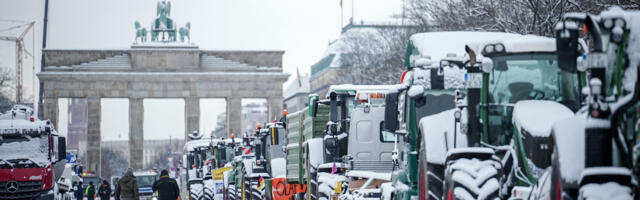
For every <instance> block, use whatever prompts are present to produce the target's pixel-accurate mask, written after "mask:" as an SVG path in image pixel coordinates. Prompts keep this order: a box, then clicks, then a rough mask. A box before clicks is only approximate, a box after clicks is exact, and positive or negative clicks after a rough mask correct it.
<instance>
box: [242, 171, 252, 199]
mask: <svg viewBox="0 0 640 200" xmlns="http://www.w3.org/2000/svg"><path fill="white" fill-rule="evenodd" d="M246 177H247V175H246V174H242V192H244V199H242V200H251V182H249V179H247V178H246Z"/></svg>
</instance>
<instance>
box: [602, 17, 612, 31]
mask: <svg viewBox="0 0 640 200" xmlns="http://www.w3.org/2000/svg"><path fill="white" fill-rule="evenodd" d="M602 25H603V26H604V28H606V29H610V28H611V27H613V20H612V19H606V20H604V23H603V24H602Z"/></svg>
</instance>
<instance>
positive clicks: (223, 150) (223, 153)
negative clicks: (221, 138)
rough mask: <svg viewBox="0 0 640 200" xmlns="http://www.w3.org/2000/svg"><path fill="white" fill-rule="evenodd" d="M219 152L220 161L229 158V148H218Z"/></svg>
mask: <svg viewBox="0 0 640 200" xmlns="http://www.w3.org/2000/svg"><path fill="white" fill-rule="evenodd" d="M218 152H219V153H220V161H223V160H227V149H226V148H220V150H218Z"/></svg>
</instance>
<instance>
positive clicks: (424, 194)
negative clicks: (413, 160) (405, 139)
mask: <svg viewBox="0 0 640 200" xmlns="http://www.w3.org/2000/svg"><path fill="white" fill-rule="evenodd" d="M426 155H427V154H426V147H425V145H424V144H423V145H420V154H418V156H420V158H419V159H418V166H419V171H418V172H419V175H420V176H419V177H418V188H419V191H418V197H419V200H441V199H442V194H443V192H442V190H443V187H444V185H443V178H444V166H442V165H438V164H433V163H428V162H427V158H426Z"/></svg>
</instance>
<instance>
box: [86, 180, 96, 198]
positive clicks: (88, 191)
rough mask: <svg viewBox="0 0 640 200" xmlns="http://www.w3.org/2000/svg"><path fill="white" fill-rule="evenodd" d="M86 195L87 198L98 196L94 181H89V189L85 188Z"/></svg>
mask: <svg viewBox="0 0 640 200" xmlns="http://www.w3.org/2000/svg"><path fill="white" fill-rule="evenodd" d="M84 194H85V195H87V200H93V199H95V198H96V188H95V187H94V186H93V181H89V185H88V186H87V189H85V193H84Z"/></svg>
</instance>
